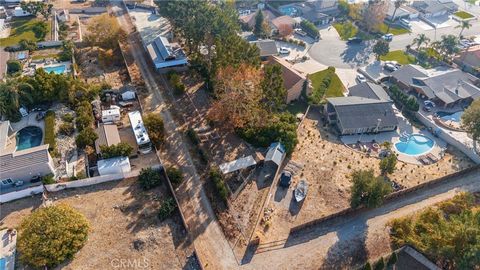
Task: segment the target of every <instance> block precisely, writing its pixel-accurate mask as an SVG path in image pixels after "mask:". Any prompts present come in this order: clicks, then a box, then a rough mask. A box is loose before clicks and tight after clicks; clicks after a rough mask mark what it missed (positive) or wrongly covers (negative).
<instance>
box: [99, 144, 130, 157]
mask: <svg viewBox="0 0 480 270" xmlns="http://www.w3.org/2000/svg"><path fill="white" fill-rule="evenodd" d="M100 152H101V153H102V157H103V158H113V157H128V156H130V155H131V154H132V152H133V147H132V146H131V145H130V144H128V143H126V142H120V143H117V144H114V145H110V146H107V145H100Z"/></svg>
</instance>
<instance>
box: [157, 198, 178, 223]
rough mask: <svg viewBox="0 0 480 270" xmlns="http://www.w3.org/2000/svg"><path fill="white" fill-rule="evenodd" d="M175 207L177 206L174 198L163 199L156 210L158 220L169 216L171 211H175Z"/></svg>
mask: <svg viewBox="0 0 480 270" xmlns="http://www.w3.org/2000/svg"><path fill="white" fill-rule="evenodd" d="M175 208H177V204H176V203H175V199H173V198H171V197H170V198H168V199H166V200H165V201H163V203H162V206H160V210H159V211H158V218H159V219H160V221H163V220H165V219H166V218H168V217H170V216H171V215H172V214H173V211H175Z"/></svg>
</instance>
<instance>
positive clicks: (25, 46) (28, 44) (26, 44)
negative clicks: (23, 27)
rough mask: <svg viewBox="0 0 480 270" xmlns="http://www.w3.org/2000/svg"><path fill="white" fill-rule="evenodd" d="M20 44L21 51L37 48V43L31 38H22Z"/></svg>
mask: <svg viewBox="0 0 480 270" xmlns="http://www.w3.org/2000/svg"><path fill="white" fill-rule="evenodd" d="M18 45H19V46H20V50H21V51H23V50H27V51H30V52H31V51H35V50H36V49H37V43H35V41H31V40H26V39H22V40H20V41H19V42H18Z"/></svg>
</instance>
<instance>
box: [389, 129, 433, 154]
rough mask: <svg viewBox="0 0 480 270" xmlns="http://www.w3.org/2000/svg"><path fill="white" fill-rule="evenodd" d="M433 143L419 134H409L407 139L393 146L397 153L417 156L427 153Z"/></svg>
mask: <svg viewBox="0 0 480 270" xmlns="http://www.w3.org/2000/svg"><path fill="white" fill-rule="evenodd" d="M434 145H435V142H434V141H433V140H432V139H430V138H428V137H427V136H424V135H420V134H411V135H409V136H408V138H402V139H400V141H399V142H397V143H396V144H395V148H397V150H398V152H400V153H403V154H406V155H409V156H417V155H421V154H425V153H427V152H429V151H430V150H431V149H432V148H433V146H434Z"/></svg>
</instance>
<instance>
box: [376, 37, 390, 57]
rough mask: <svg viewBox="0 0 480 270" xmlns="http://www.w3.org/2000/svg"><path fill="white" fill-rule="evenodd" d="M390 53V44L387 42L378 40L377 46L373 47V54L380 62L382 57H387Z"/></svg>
mask: <svg viewBox="0 0 480 270" xmlns="http://www.w3.org/2000/svg"><path fill="white" fill-rule="evenodd" d="M389 51H390V44H388V41H386V40H383V39H381V40H378V41H377V42H376V43H375V45H373V53H374V54H375V57H376V58H377V60H380V56H384V55H387V54H388V52H389Z"/></svg>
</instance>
